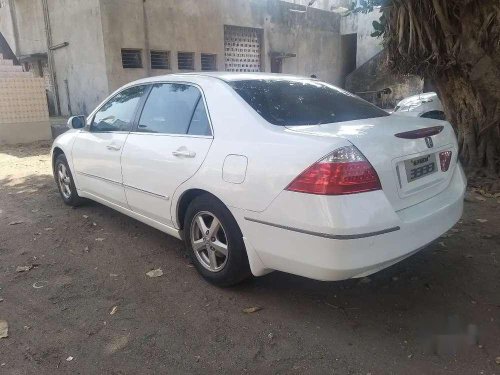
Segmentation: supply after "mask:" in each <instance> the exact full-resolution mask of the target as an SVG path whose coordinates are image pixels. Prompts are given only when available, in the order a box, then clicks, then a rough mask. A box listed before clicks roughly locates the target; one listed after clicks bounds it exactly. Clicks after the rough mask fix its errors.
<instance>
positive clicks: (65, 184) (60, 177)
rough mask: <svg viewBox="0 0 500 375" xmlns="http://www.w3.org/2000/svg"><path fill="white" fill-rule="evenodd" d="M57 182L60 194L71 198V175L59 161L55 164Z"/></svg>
mask: <svg viewBox="0 0 500 375" xmlns="http://www.w3.org/2000/svg"><path fill="white" fill-rule="evenodd" d="M57 182H58V183H59V187H60V189H61V194H62V195H63V197H64V198H65V199H70V198H71V177H70V176H69V173H68V169H67V168H66V166H65V165H64V163H59V165H58V166H57Z"/></svg>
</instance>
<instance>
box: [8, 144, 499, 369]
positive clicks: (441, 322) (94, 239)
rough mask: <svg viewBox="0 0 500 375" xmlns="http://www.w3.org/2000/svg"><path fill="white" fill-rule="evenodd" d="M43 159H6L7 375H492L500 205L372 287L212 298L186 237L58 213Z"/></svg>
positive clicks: (31, 150)
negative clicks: (157, 272)
mask: <svg viewBox="0 0 500 375" xmlns="http://www.w3.org/2000/svg"><path fill="white" fill-rule="evenodd" d="M48 152H49V146H48V145H47V144H35V145H30V146H22V147H10V148H9V147H1V148H0V299H1V302H0V320H5V321H7V322H8V327H9V330H8V337H7V338H1V339H0V373H1V374H56V373H75V374H153V373H154V374H160V373H165V374H180V373H195V374H197V373H198V374H201V373H204V374H207V373H221V374H222V373H224V374H226V373H227V374H241V373H252V374H268V373H269V374H289V373H291V374H294V373H296V374H323V373H324V374H364V375H366V374H373V375H375V374H485V375H490V374H500V358H498V359H497V357H500V314H499V313H500V264H499V261H500V214H499V210H500V203H499V202H497V199H494V198H488V199H486V200H481V199H483V198H481V197H480V196H476V195H470V196H469V198H468V200H467V202H466V204H465V213H464V216H463V220H462V221H461V222H460V223H459V224H458V225H457V226H456V228H454V229H453V230H452V231H450V232H449V233H448V234H447V235H445V236H444V237H443V238H441V239H439V240H438V241H437V242H436V243H435V244H433V245H431V246H429V247H428V248H427V249H425V250H423V251H421V252H420V253H418V254H417V255H415V256H413V257H411V258H409V259H407V260H405V261H403V262H401V263H399V264H397V265H395V266H393V267H391V268H389V269H387V270H384V271H382V272H379V273H377V274H375V275H372V276H370V277H369V278H365V279H362V280H348V281H343V282H327V283H326V282H318V281H313V280H308V279H305V278H301V277H297V276H292V275H288V274H284V273H280V272H275V273H272V274H270V275H267V276H265V277H262V278H257V279H254V280H251V281H250V282H247V283H245V284H243V285H240V286H238V287H234V288H230V289H219V288H217V287H214V286H211V285H209V284H207V283H206V282H205V281H204V280H203V279H201V278H200V277H199V276H198V274H197V273H196V271H195V269H194V268H193V267H192V266H191V265H190V263H189V261H188V259H187V258H186V256H185V254H184V252H183V246H182V243H181V242H180V241H178V240H176V239H174V238H171V237H169V236H167V235H165V234H163V233H161V232H159V231H157V230H155V229H152V228H150V227H147V226H146V225H143V224H141V223H139V222H137V221H135V220H134V219H131V218H128V217H126V216H124V215H122V214H120V213H117V212H115V211H113V210H111V209H109V208H107V207H104V206H102V205H99V204H97V203H90V204H88V205H86V206H83V207H81V208H78V209H71V208H69V207H67V206H65V205H64V204H63V203H62V200H61V199H60V198H59V195H58V192H57V189H56V186H55V183H54V181H53V179H52V176H51V172H50V162H49V156H48ZM478 219H479V220H478ZM485 220H486V221H485ZM308 251H314V249H304V256H307V252H308ZM19 266H28V268H30V267H31V266H33V268H31V269H29V270H27V271H25V272H17V271H16V269H17V267H19ZM156 268H161V269H162V270H163V272H164V274H163V276H161V277H158V278H149V277H148V276H146V272H148V271H150V270H152V269H156ZM254 306H259V307H261V308H262V310H260V311H257V312H254V313H251V314H248V313H244V312H243V309H246V308H248V307H254ZM0 326H1V324H0ZM0 331H1V329H0ZM496 361H498V362H499V363H496Z"/></svg>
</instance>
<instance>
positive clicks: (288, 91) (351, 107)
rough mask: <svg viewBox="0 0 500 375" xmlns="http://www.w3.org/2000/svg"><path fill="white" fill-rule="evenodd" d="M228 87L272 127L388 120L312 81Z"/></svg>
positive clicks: (372, 108)
mask: <svg viewBox="0 0 500 375" xmlns="http://www.w3.org/2000/svg"><path fill="white" fill-rule="evenodd" d="M228 84H229V85H230V86H231V87H232V88H233V89H234V90H235V91H236V92H237V93H238V94H239V95H240V96H241V97H242V98H243V99H244V100H245V101H246V102H247V103H248V104H250V106H251V107H252V108H253V109H254V110H255V111H257V112H258V113H259V114H260V115H261V116H262V117H263V118H264V119H265V120H267V121H268V122H270V123H271V124H274V125H280V126H293V125H319V124H328V123H332V122H341V121H351V120H362V119H366V118H374V117H382V116H389V114H388V113H387V112H385V111H383V110H381V109H380V108H378V107H375V106H374V105H373V104H370V103H368V102H367V101H365V100H363V99H361V98H358V97H357V96H355V95H352V94H350V93H348V92H347V91H344V90H341V89H339V88H337V87H335V86H331V85H328V84H325V83H321V82H316V81H312V80H276V79H272V80H267V79H262V80H243V81H232V82H228Z"/></svg>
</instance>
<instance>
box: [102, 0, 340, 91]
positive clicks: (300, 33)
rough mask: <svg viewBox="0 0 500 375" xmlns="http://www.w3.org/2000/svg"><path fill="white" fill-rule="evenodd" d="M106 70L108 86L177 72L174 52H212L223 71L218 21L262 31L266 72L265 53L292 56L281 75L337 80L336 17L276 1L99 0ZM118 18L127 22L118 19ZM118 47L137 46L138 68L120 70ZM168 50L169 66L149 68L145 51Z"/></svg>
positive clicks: (197, 57) (197, 56) (265, 60)
mask: <svg viewBox="0 0 500 375" xmlns="http://www.w3.org/2000/svg"><path fill="white" fill-rule="evenodd" d="M100 1H101V16H102V25H103V26H102V27H103V34H104V36H105V37H104V50H105V53H106V62H107V64H106V70H107V76H108V83H109V88H110V90H112V89H116V88H118V87H120V86H121V85H123V84H124V83H126V82H130V81H131V80H134V79H138V78H142V77H146V76H148V75H158V74H167V73H170V72H177V71H178V69H177V52H179V51H181V52H194V53H195V70H200V69H201V66H200V55H201V53H214V54H216V55H217V68H218V70H224V25H233V26H242V27H252V28H258V29H262V30H263V40H262V42H263V45H262V68H263V69H262V70H264V71H270V65H271V64H270V55H269V53H270V52H282V53H290V54H295V55H296V57H290V58H287V59H285V60H284V61H283V73H293V74H302V75H310V74H316V75H317V76H318V77H319V78H321V79H324V80H327V81H330V82H333V83H339V82H340V81H341V78H340V70H339V68H338V67H339V65H340V64H339V62H340V58H341V56H340V53H339V49H340V48H339V46H340V17H339V16H338V15H336V14H334V13H330V12H323V11H319V10H317V9H310V10H309V11H308V12H307V13H306V14H302V13H293V12H290V11H289V8H290V7H291V6H292V5H291V4H288V3H285V2H281V1H278V0H203V1H201V0H185V1H182V2H179V1H176V0H146V1H143V0H128V1H127V2H126V3H124V2H123V1H120V0H100ZM123 20H128V21H127V22H123ZM122 48H136V49H141V50H142V59H143V68H138V69H124V68H123V67H122V61H121V49H122ZM155 49H156V50H166V51H170V56H171V69H170V70H159V71H155V70H153V71H152V70H151V69H150V68H149V50H155Z"/></svg>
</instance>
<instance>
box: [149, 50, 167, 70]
mask: <svg viewBox="0 0 500 375" xmlns="http://www.w3.org/2000/svg"><path fill="white" fill-rule="evenodd" d="M151 69H170V52H168V51H151Z"/></svg>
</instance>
